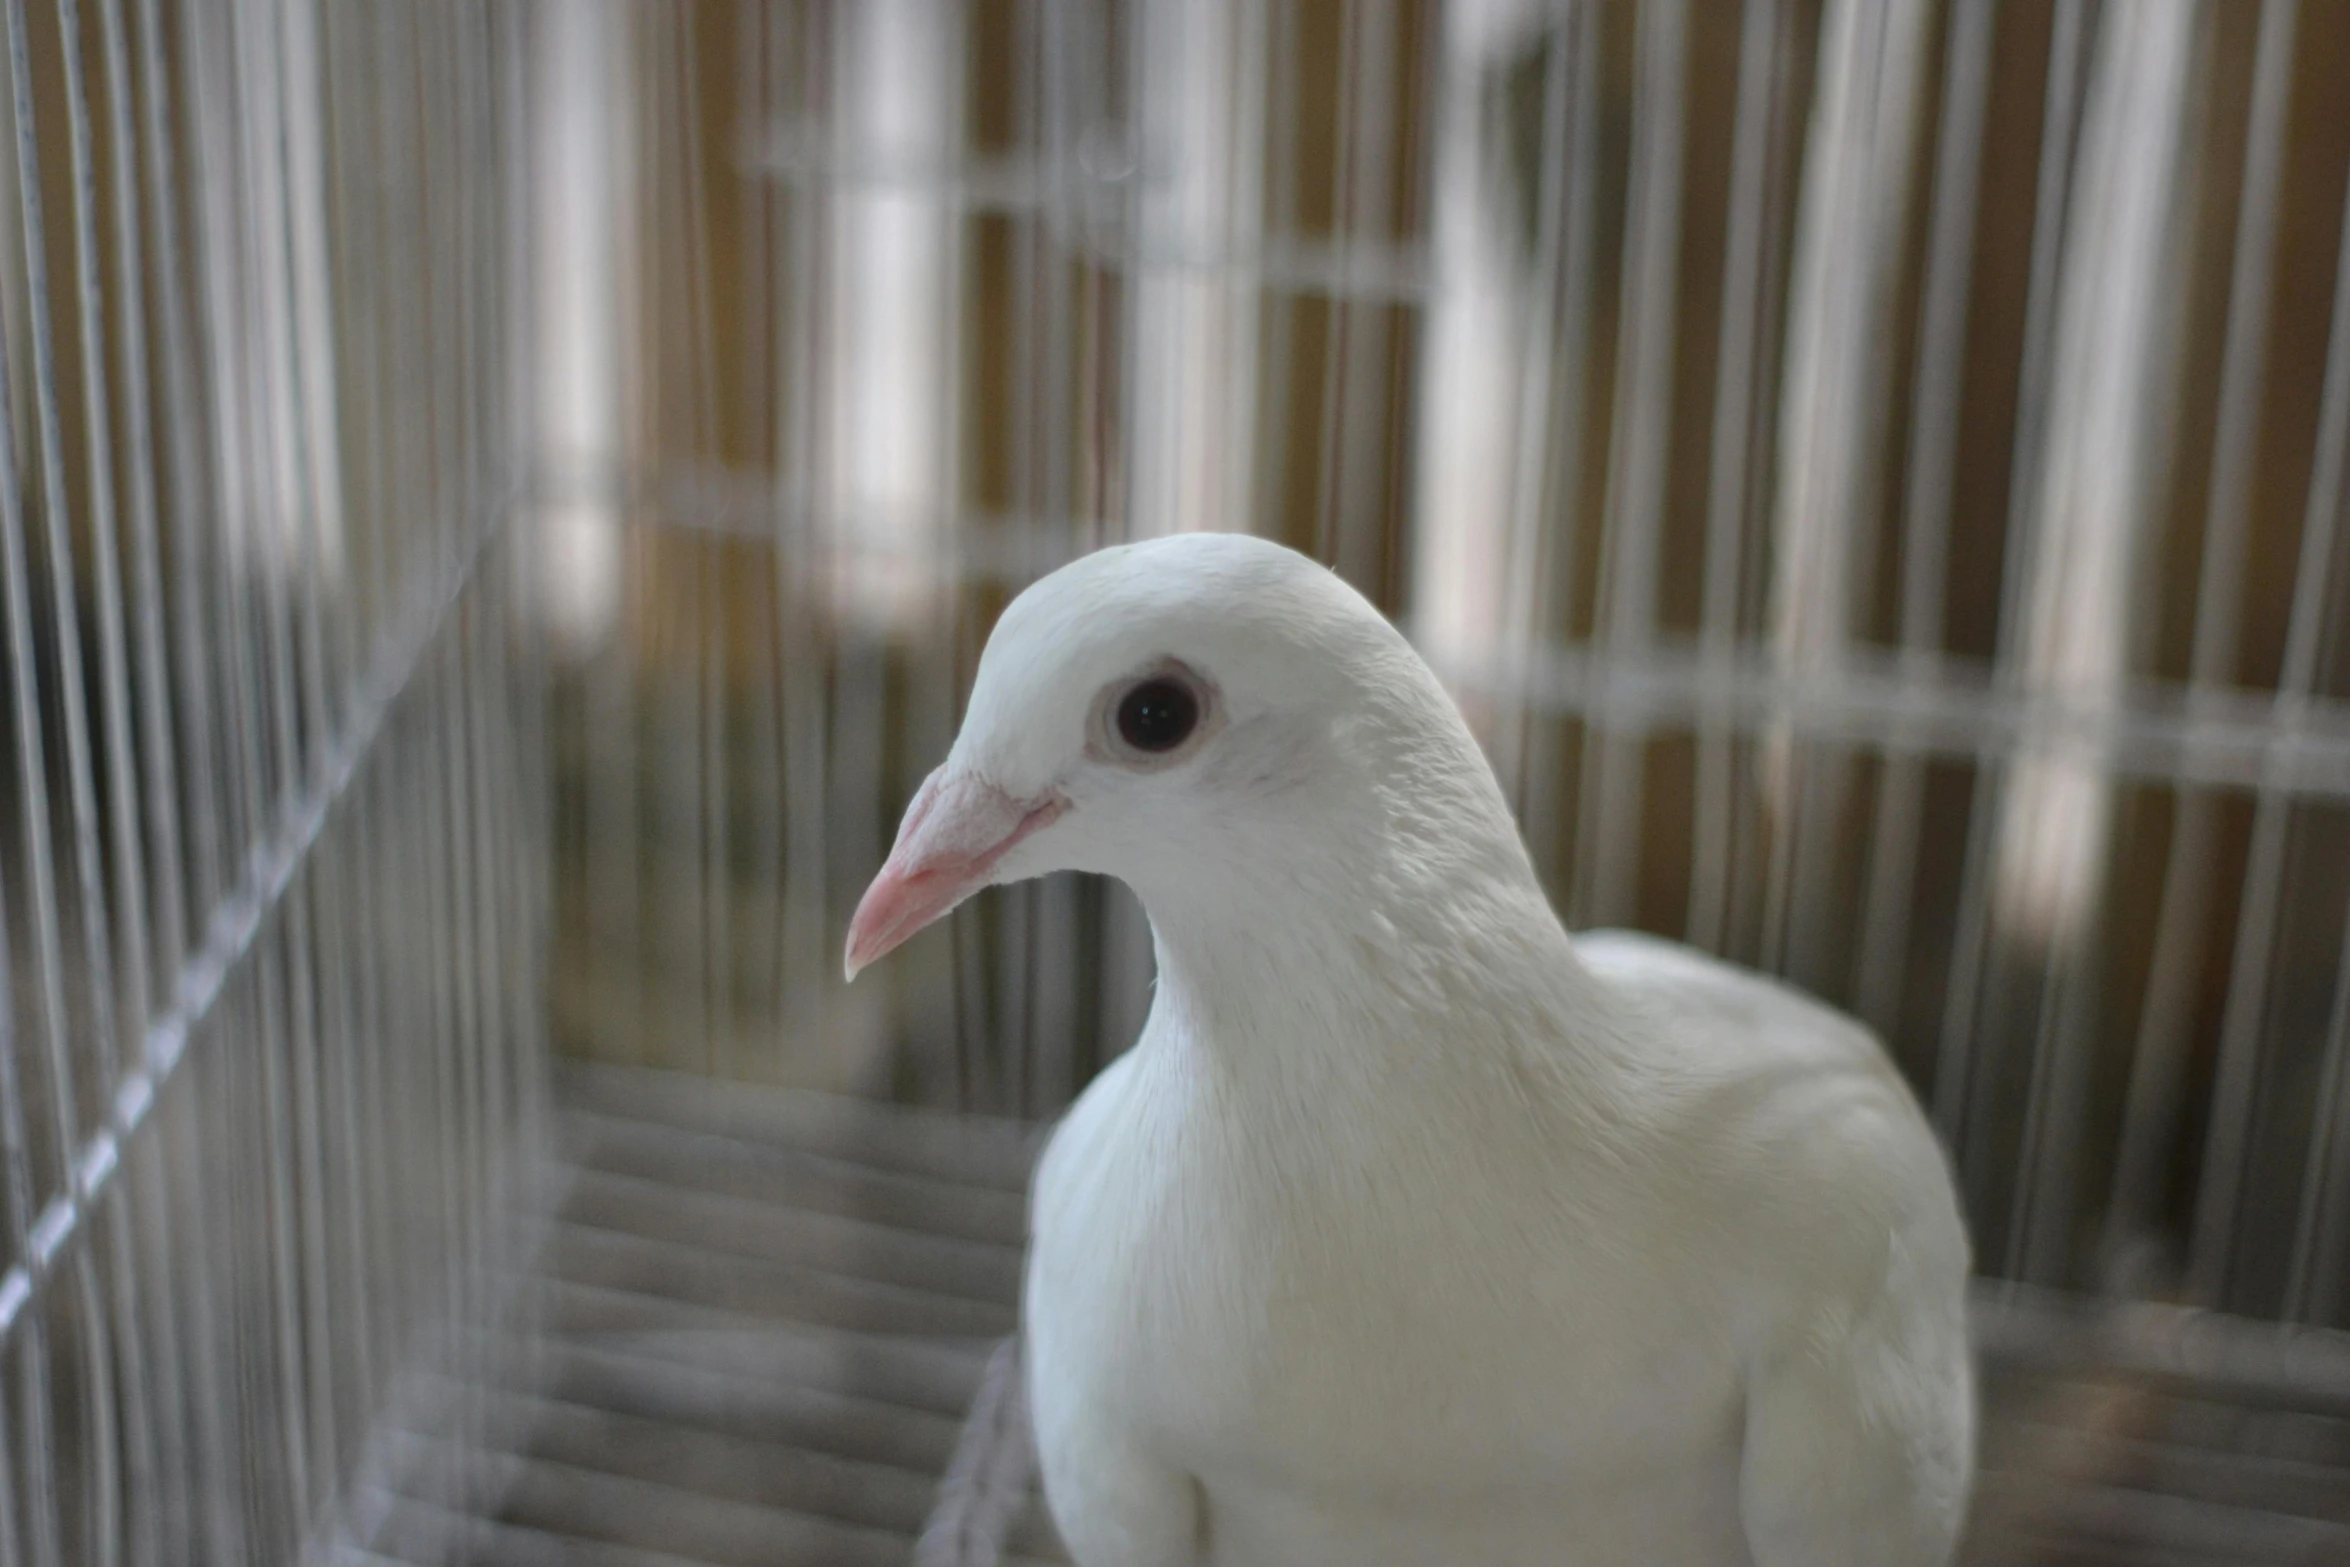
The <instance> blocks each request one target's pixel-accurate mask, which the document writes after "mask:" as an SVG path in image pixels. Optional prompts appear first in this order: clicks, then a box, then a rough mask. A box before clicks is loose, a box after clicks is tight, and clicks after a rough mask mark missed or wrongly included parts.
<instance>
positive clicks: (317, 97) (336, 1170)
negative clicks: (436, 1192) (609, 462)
mask: <svg viewBox="0 0 2350 1567" xmlns="http://www.w3.org/2000/svg"><path fill="white" fill-rule="evenodd" d="M335 15H336V8H335V7H332V6H328V7H322V8H321V9H320V10H319V12H318V17H317V23H316V32H315V34H314V42H313V44H312V50H313V55H312V58H313V60H314V61H315V65H314V67H313V69H314V71H315V73H316V75H315V76H314V78H313V79H314V81H315V84H316V92H315V94H314V95H313V97H314V103H315V107H314V109H313V110H312V112H313V113H314V114H315V115H316V117H317V118H316V120H315V122H314V123H315V125H316V127H317V131H316V134H317V137H318V140H319V143H320V145H319V150H318V156H319V160H320V166H319V168H318V169H317V171H316V178H317V179H318V182H319V187H320V189H319V198H318V199H319V200H320V201H321V203H322V204H324V206H325V210H326V213H327V216H328V219H329V221H330V222H331V221H332V220H333V219H334V218H335V217H336V216H337V205H338V202H339V200H340V199H342V198H344V197H345V196H346V193H347V192H348V190H349V188H350V185H351V181H350V180H349V179H348V178H347V177H346V173H345V168H344V165H345V163H346V162H347V160H348V148H347V146H346V137H345V136H344V135H343V134H342V132H343V131H344V129H345V127H344V126H343V124H342V122H341V118H340V116H339V115H338V114H337V112H336V108H335V105H336V101H337V98H338V96H339V94H338V92H337V90H336V89H338V88H339V87H341V86H342V85H343V83H342V82H341V81H339V80H338V78H339V77H340V76H341V75H342V74H343V73H342V72H339V71H338V69H337V48H338V42H337V38H336V33H335V26H334V19H335ZM352 85H356V84H352ZM340 216H341V217H342V219H343V223H344V227H343V230H342V233H341V235H340V238H341V239H342V241H343V242H342V243H340V244H334V243H329V244H328V246H327V248H326V254H325V255H324V256H323V257H321V258H319V261H318V264H319V265H321V266H324V267H326V268H328V269H329V272H328V276H327V279H326V286H327V289H328V297H329V299H330V301H331V302H332V308H333V309H334V310H336V311H339V312H353V311H354V309H355V300H356V299H357V295H356V291H355V288H354V285H353V282H352V271H353V269H354V267H355V266H356V265H357V264H358V262H359V259H360V258H359V254H358V253H359V252H360V250H361V249H362V247H361V246H360V245H357V244H354V243H352V239H353V236H352V234H351V233H350V225H351V222H352V214H350V213H349V212H348V211H344V212H342V213H341V214H340ZM357 308H358V309H361V310H363V309H364V305H363V304H360V305H358V306H357ZM369 336H370V334H369V333H368V331H367V329H366V328H365V326H361V327H359V328H358V329H357V330H354V331H351V332H349V333H347V334H346V335H345V337H344V341H345V342H347V343H349V344H351V345H352V346H353V347H354V348H356V349H357V350H358V351H359V352H358V353H357V354H354V355H346V354H344V353H342V352H340V351H338V352H337V353H336V355H335V358H334V370H333V373H332V374H331V375H330V377H329V378H328V379H329V381H330V383H331V392H332V395H333V398H334V401H335V404H336V405H337V406H338V407H339V406H341V404H342V403H343V401H344V399H345V398H346V397H347V396H348V395H349V390H350V388H351V387H353V386H354V385H356V386H358V387H359V388H361V389H362V392H363V393H364V389H365V388H366V386H367V383H368V381H369V379H370V377H371V375H372V365H371V364H369V363H368V362H367V361H366V360H365V359H364V357H363V356H364V355H365V353H366V351H367V349H368V347H369V346H370V343H369ZM304 401H305V402H307V399H305V400H304ZM358 427H359V429H360V430H361V431H362V432H363V433H362V435H361V436H360V442H359V444H360V447H361V451H360V453H359V457H360V461H359V471H360V473H361V475H362V481H361V482H362V485H363V486H364V485H366V482H367V477H368V476H371V475H372V474H373V473H374V471H375V468H376V464H375V463H374V461H373V456H374V453H373V443H372V436H373V432H374V431H375V429H376V428H377V426H376V421H375V418H374V410H373V409H372V408H371V407H370V408H368V409H367V412H366V413H365V414H364V415H363V416H362V418H361V420H360V421H359V425H358ZM347 455H348V454H338V458H337V461H336V462H335V465H334V470H335V475H336V477H337V478H340V477H341V476H343V475H344V474H346V473H348V472H349V471H350V470H349V465H348V462H347ZM327 498H328V502H329V504H331V505H333V506H334V507H335V509H336V514H337V515H338V516H339V517H340V518H341V519H342V526H343V529H344V535H345V544H344V549H343V555H342V558H343V560H344V561H345V562H346V566H345V571H346V573H347V575H346V576H345V578H344V580H343V582H342V584H341V593H340V602H339V603H338V605H337V607H336V612H335V613H332V614H326V615H314V617H313V621H312V628H311V629H312V634H313V637H314V638H317V637H325V636H328V635H329V634H331V637H332V641H331V644H329V645H327V646H325V647H322V648H317V649H314V651H312V652H311V653H310V654H309V655H308V656H309V657H310V658H311V659H312V660H313V662H314V663H315V664H316V665H318V666H319V669H320V673H319V674H318V675H317V677H316V678H314V680H313V687H314V689H317V690H318V691H319V693H320V702H321V707H322V709H324V711H325V712H326V713H331V714H332V715H333V716H332V718H331V719H328V718H325V717H323V716H322V717H321V718H320V719H319V720H318V721H319V722H321V723H322V725H323V724H326V723H333V724H341V723H346V722H349V721H350V718H351V715H353V714H354V713H355V712H356V711H357V707H358V703H359V701H360V697H361V688H362V684H363V682H364V680H365V660H364V658H363V656H362V653H361V627H362V625H363V624H370V625H371V624H373V623H374V622H373V620H372V617H371V615H370V604H369V601H370V597H371V595H370V593H369V592H368V590H367V588H366V586H365V583H366V581H367V579H368V576H369V572H370V567H371V565H372V562H373V559H374V554H375V550H374V547H373V545H372V543H371V542H369V541H367V540H366V538H365V534H366V530H367V527H368V524H367V523H366V522H363V521H361V520H360V514H359V512H358V508H357V507H356V506H354V504H353V497H352V496H351V495H349V494H348V493H346V492H345V491H344V490H343V489H342V487H341V486H339V485H338V486H335V487H334V488H333V489H332V490H329V491H328V492H327ZM320 522H321V525H323V517H322V518H321V519H320ZM320 620H324V621H325V622H327V624H326V625H324V626H321V625H319V624H318V622H319V621H320ZM328 668H331V669H332V670H334V671H335V673H334V674H333V675H332V676H329V675H327V674H325V673H324V671H325V670H326V669H328ZM330 682H331V687H332V689H331V691H330V690H329V689H328V686H329V684H330ZM321 732H322V733H323V732H325V730H324V729H323V728H322V731H321ZM358 783H359V780H356V779H355V780H353V782H352V785H351V786H348V787H347V789H346V793H345V795H344V798H343V800H342V802H340V804H339V806H338V810H339V814H340V817H341V819H340V821H339V822H338V823H336V824H335V825H334V827H333V829H332V830H331V831H329V832H327V833H325V834H323V835H322V836H321V839H320V842H319V845H318V848H317V850H316V851H315V853H316V858H315V861H314V863H313V865H312V867H311V885H312V888H313V889H314V893H315V897H316V900H317V901H316V903H315V904H314V908H313V918H314V920H315V922H316V943H317V945H316V949H315V950H316V951H317V953H318V954H319V955H320V963H321V968H322V971H323V975H322V980H323V982H322V985H321V996H320V1002H319V1005H320V1013H319V1029H320V1037H321V1040H322V1043H323V1044H324V1046H325V1049H324V1051H323V1052H322V1057H321V1060H320V1066H319V1070H320V1075H321V1078H322V1094H321V1097H322V1100H323V1101H325V1104H324V1107H323V1108H322V1111H321V1114H322V1117H324V1118H326V1120H327V1123H328V1124H330V1125H331V1128H332V1135H331V1137H329V1138H328V1139H327V1143H328V1146H329V1147H330V1148H331V1151H332V1154H333V1156H334V1160H333V1168H332V1169H331V1171H330V1170H327V1169H324V1168H322V1170H321V1172H320V1173H321V1177H322V1179H331V1181H332V1183H333V1186H334V1189H335V1192H336V1194H337V1196H338V1197H339V1199H340V1201H339V1203H338V1204H337V1209H338V1222H337V1224H336V1225H335V1226H334V1231H335V1233H336V1234H337V1238H338V1239H339V1240H340V1242H341V1245H340V1247H339V1249H338V1255H337V1257H336V1258H334V1259H332V1261H333V1262H339V1264H340V1267H339V1268H338V1269H335V1270H334V1271H335V1272H336V1273H339V1287H340V1292H341V1297H342V1301H343V1305H342V1308H341V1310H342V1313H343V1316H342V1318H341V1319H340V1320H338V1321H337V1323H336V1326H337V1329H338V1331H339V1333H340V1336H341V1342H342V1344H343V1345H346V1346H348V1349H347V1353H338V1354H337V1356H336V1357H335V1360H334V1367H333V1369H334V1379H333V1380H334V1386H335V1389H336V1390H337V1391H341V1390H347V1391H348V1398H347V1399H345V1400H337V1401H336V1402H335V1403H334V1405H333V1406H332V1407H333V1411H334V1420H335V1425H336V1429H337V1431H338V1433H344V1432H347V1433H348V1437H349V1440H350V1447H349V1450H348V1451H345V1450H344V1449H343V1448H342V1446H341V1445H340V1443H338V1446H337V1448H336V1453H335V1456H336V1463H337V1467H338V1471H339V1472H348V1470H347V1465H348V1463H349V1461H350V1459H351V1458H352V1457H354V1456H356V1453H357V1451H358V1446H359V1443H360V1442H362V1441H363V1440H364V1437H365V1421H366V1419H367V1415H368V1412H369V1411H371V1410H373V1409H375V1408H376V1407H377V1401H376V1389H377V1372H376V1365H377V1361H376V1353H375V1350H376V1346H375V1312H374V1310H373V1303H372V1299H371V1297H372V1296H373V1294H374V1285H373V1283H372V1281H373V1280H375V1279H379V1278H381V1277H383V1276H384V1275H383V1274H382V1273H381V1272H380V1271H378V1270H379V1268H380V1254H379V1250H378V1247H379V1243H380V1240H381V1236H382V1228H381V1222H380V1210H378V1209H377V1208H375V1207H374V1205H373V1203H372V1201H371V1199H372V1196H373V1194H372V1192H371V1191H370V1189H369V1175H370V1171H369V1168H368V1160H367V1157H366V1152H367V1148H368V1145H369V1143H370V1141H371V1140H373V1139H374V1137H375V1134H376V1128H374V1127H373V1126H369V1125H366V1124H363V1122H362V1120H361V1116H360V1111H359V1102H360V1086H359V1085H360V1079H361V1072H362V1064H361V1058H362V1051H363V1049H364V1045H363V1041H362V1038H361V1033H360V1028H361V1024H360V1015H361V1014H360V1009H359V998H358V994H357V992H358V987H359V985H360V983H361V973H362V970H363V968H364V966H365V964H366V963H367V961H368V957H369V954H368V953H367V952H366V950H365V948H364V946H363V945H362V944H361V942H360V938H359V936H358V934H357V930H356V925H357V921H356V920H355V919H354V918H353V915H352V908H353V906H354V905H355V904H357V903H359V902H361V901H363V900H364V899H365V898H366V896H367V895H368V891H369V884H368V883H366V882H365V881H363V880H361V879H359V878H358V877H356V876H354V875H353V873H352V872H353V865H354V862H355V859H356V853H357V844H356V841H355V840H356V831H355V827H354V816H355V813H356V811H357V810H358V809H359V797H360V796H361V795H362V793H363V791H362V790H361V789H360V788H359V787H357V785H358ZM330 1266H331V1263H330Z"/></svg>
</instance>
